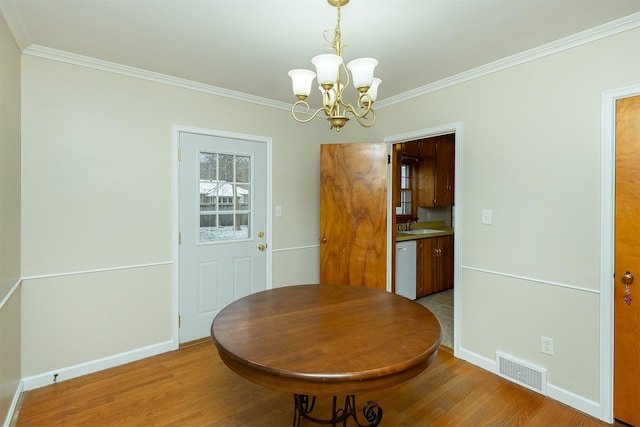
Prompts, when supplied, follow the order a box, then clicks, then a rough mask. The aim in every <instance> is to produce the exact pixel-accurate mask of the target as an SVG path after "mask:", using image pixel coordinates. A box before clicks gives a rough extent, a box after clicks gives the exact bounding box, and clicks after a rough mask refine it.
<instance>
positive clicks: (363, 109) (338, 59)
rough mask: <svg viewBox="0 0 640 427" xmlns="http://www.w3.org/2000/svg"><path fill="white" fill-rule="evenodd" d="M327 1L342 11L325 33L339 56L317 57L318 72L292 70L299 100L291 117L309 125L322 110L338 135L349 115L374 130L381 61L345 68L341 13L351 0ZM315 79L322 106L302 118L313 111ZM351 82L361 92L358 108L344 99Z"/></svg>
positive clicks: (358, 61)
mask: <svg viewBox="0 0 640 427" xmlns="http://www.w3.org/2000/svg"><path fill="white" fill-rule="evenodd" d="M327 2H328V3H329V4H330V5H331V6H334V7H335V8H336V9H337V11H338V19H337V24H336V27H335V29H333V30H325V31H324V34H323V35H324V39H325V40H326V41H327V43H329V47H330V48H331V49H333V50H334V51H335V53H328V54H322V55H317V56H314V57H313V58H312V59H311V63H312V64H313V65H314V66H315V67H316V71H315V72H313V71H311V70H301V69H296V70H291V71H289V76H290V77H291V81H292V83H293V93H294V95H295V96H296V97H297V98H298V101H297V102H296V103H294V104H293V106H292V107H291V114H292V115H293V118H294V119H296V120H297V121H299V122H300V123H307V122H309V121H311V120H313V119H314V118H315V117H316V116H317V115H318V113H320V112H321V111H322V112H324V114H325V115H326V116H327V120H328V121H329V128H330V129H335V130H336V131H338V132H339V131H340V128H342V127H343V126H344V125H345V124H346V123H347V121H349V117H347V114H350V115H352V116H353V117H355V119H356V120H357V121H358V123H360V125H362V126H364V127H371V126H373V125H374V124H375V122H376V112H375V111H374V110H373V108H372V107H373V103H374V101H375V100H376V97H377V95H378V86H379V85H380V83H381V82H382V80H380V79H378V78H374V77H373V70H374V68H375V67H376V65H378V61H377V60H376V59H373V58H359V59H354V60H353V61H350V62H349V63H348V64H347V65H346V66H345V64H344V60H343V59H342V50H343V48H344V47H345V46H343V45H342V41H341V33H340V17H341V15H340V10H341V7H342V6H344V5H346V4H347V3H349V0H327ZM328 33H329V34H331V33H333V35H332V36H331V38H328V37H327V34H328ZM349 71H350V72H351V76H350V75H349ZM343 76H344V81H343ZM314 79H316V80H317V82H318V89H320V92H321V93H322V107H320V108H318V109H317V110H316V111H315V112H314V113H313V114H311V116H310V117H306V118H300V116H298V115H297V114H296V111H298V113H300V114H301V115H303V116H306V115H308V114H309V111H310V110H311V108H310V107H309V104H308V103H307V101H306V99H307V97H308V96H309V94H310V93H311V86H312V84H313V80H314ZM350 80H352V81H353V86H354V87H355V88H356V89H357V91H358V100H357V103H356V106H353V105H352V104H347V103H345V101H344V98H343V93H344V90H345V89H346V88H347V87H348V86H349V83H350Z"/></svg>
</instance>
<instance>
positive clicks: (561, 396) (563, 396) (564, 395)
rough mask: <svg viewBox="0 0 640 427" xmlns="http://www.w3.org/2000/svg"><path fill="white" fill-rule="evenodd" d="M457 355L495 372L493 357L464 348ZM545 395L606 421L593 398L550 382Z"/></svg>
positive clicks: (495, 366)
mask: <svg viewBox="0 0 640 427" xmlns="http://www.w3.org/2000/svg"><path fill="white" fill-rule="evenodd" d="M458 357H459V358H460V359H463V360H466V361H467V362H469V363H471V364H473V365H476V366H477V367H479V368H482V369H484V370H487V371H489V372H492V373H494V374H496V371H497V364H496V361H495V359H489V358H486V357H484V356H481V355H479V354H476V353H473V352H471V351H469V350H466V349H464V348H459V349H458ZM496 375H497V374H496ZM547 397H549V398H551V399H553V400H557V401H558V402H561V403H564V404H565V405H567V406H570V407H572V408H574V409H576V410H578V411H580V412H584V413H585V414H587V415H590V416H592V417H594V418H598V419H600V420H602V421H605V422H608V421H607V420H605V419H603V418H601V415H602V414H601V410H600V403H599V402H594V401H593V400H589V399H587V398H585V397H583V396H580V395H577V394H575V393H573V392H571V391H568V390H565V389H563V388H560V387H557V386H555V385H553V384H551V383H548V384H547Z"/></svg>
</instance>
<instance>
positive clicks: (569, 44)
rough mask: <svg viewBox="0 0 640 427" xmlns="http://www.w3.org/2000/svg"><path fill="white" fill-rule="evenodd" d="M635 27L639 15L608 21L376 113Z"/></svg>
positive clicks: (405, 96)
mask: <svg viewBox="0 0 640 427" xmlns="http://www.w3.org/2000/svg"><path fill="white" fill-rule="evenodd" d="M637 27H640V13H634V14H633V15H629V16H626V17H624V18H620V19H617V20H615V21H611V22H609V23H607V24H603V25H600V26H597V27H594V28H591V29H589V30H585V31H582V32H580V33H577V34H574V35H571V36H568V37H565V38H562V39H559V40H556V41H554V42H551V43H547V44H545V45H542V46H539V47H536V48H533V49H530V50H526V51H524V52H520V53H517V54H515V55H511V56H508V57H506V58H502V59H499V60H497V61H494V62H490V63H488V64H486V65H482V66H480V67H477V68H473V69H471V70H468V71H464V72H462V73H459V74H455V75H453V76H450V77H447V78H444V79H442V80H438V81H437V82H433V83H430V84H428V85H424V86H421V87H418V88H415V89H412V90H409V91H406V92H403V93H400V94H398V95H394V96H391V97H389V98H385V99H382V100H380V101H377V102H376V110H380V109H381V108H384V107H388V106H390V105H393V104H398V103H401V102H404V101H407V100H409V99H412V98H416V97H418V96H422V95H426V94H428V93H431V92H435V91H437V90H440V89H444V88H446V87H449V86H453V85H456V84H459V83H463V82H466V81H469V80H473V79H476V78H478V77H482V76H486V75H487V74H492V73H495V72H498V71H501V70H505V69H507V68H511V67H515V66H517V65H520V64H524V63H525V62H529V61H533V60H536V59H540V58H543V57H545V56H549V55H554V54H556V53H559V52H562V51H564V50H568V49H572V48H574V47H577V46H581V45H583V44H587V43H591V42H593V41H596V40H600V39H603V38H605V37H609V36H612V35H614V34H618V33H621V32H624V31H628V30H631V29H634V28H637Z"/></svg>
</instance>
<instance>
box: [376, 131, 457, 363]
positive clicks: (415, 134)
mask: <svg viewBox="0 0 640 427" xmlns="http://www.w3.org/2000/svg"><path fill="white" fill-rule="evenodd" d="M447 133H455V135H456V137H455V179H454V187H453V188H455V194H454V204H455V207H454V218H455V223H454V224H453V230H454V231H453V283H454V287H453V355H454V356H455V357H460V356H459V354H458V353H459V349H460V337H461V331H462V305H461V304H460V298H461V297H460V286H455V284H460V259H461V258H460V257H461V254H462V122H456V123H450V124H446V125H442V126H436V127H432V128H428V129H420V130H416V131H412V132H407V133H403V134H399V135H392V136H388V137H385V138H384V142H386V143H387V144H389V145H392V144H396V143H399V142H405V141H413V140H416V139H421V138H429V137H432V136H437V135H444V134H447ZM391 153H392V151H391V150H390V154H391ZM389 167H391V166H389ZM389 176H391V175H389ZM387 181H388V183H387V185H388V190H387V212H388V215H387V290H388V291H391V259H392V258H391V251H392V250H395V235H396V233H395V230H392V229H391V224H392V220H391V215H395V207H394V205H393V200H392V199H393V197H392V188H391V187H392V186H393V182H392V181H393V180H392V179H388V180H387Z"/></svg>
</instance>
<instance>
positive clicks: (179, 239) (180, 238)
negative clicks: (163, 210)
mask: <svg viewBox="0 0 640 427" xmlns="http://www.w3.org/2000/svg"><path fill="white" fill-rule="evenodd" d="M178 244H179V245H181V244H182V233H181V232H179V231H178Z"/></svg>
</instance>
